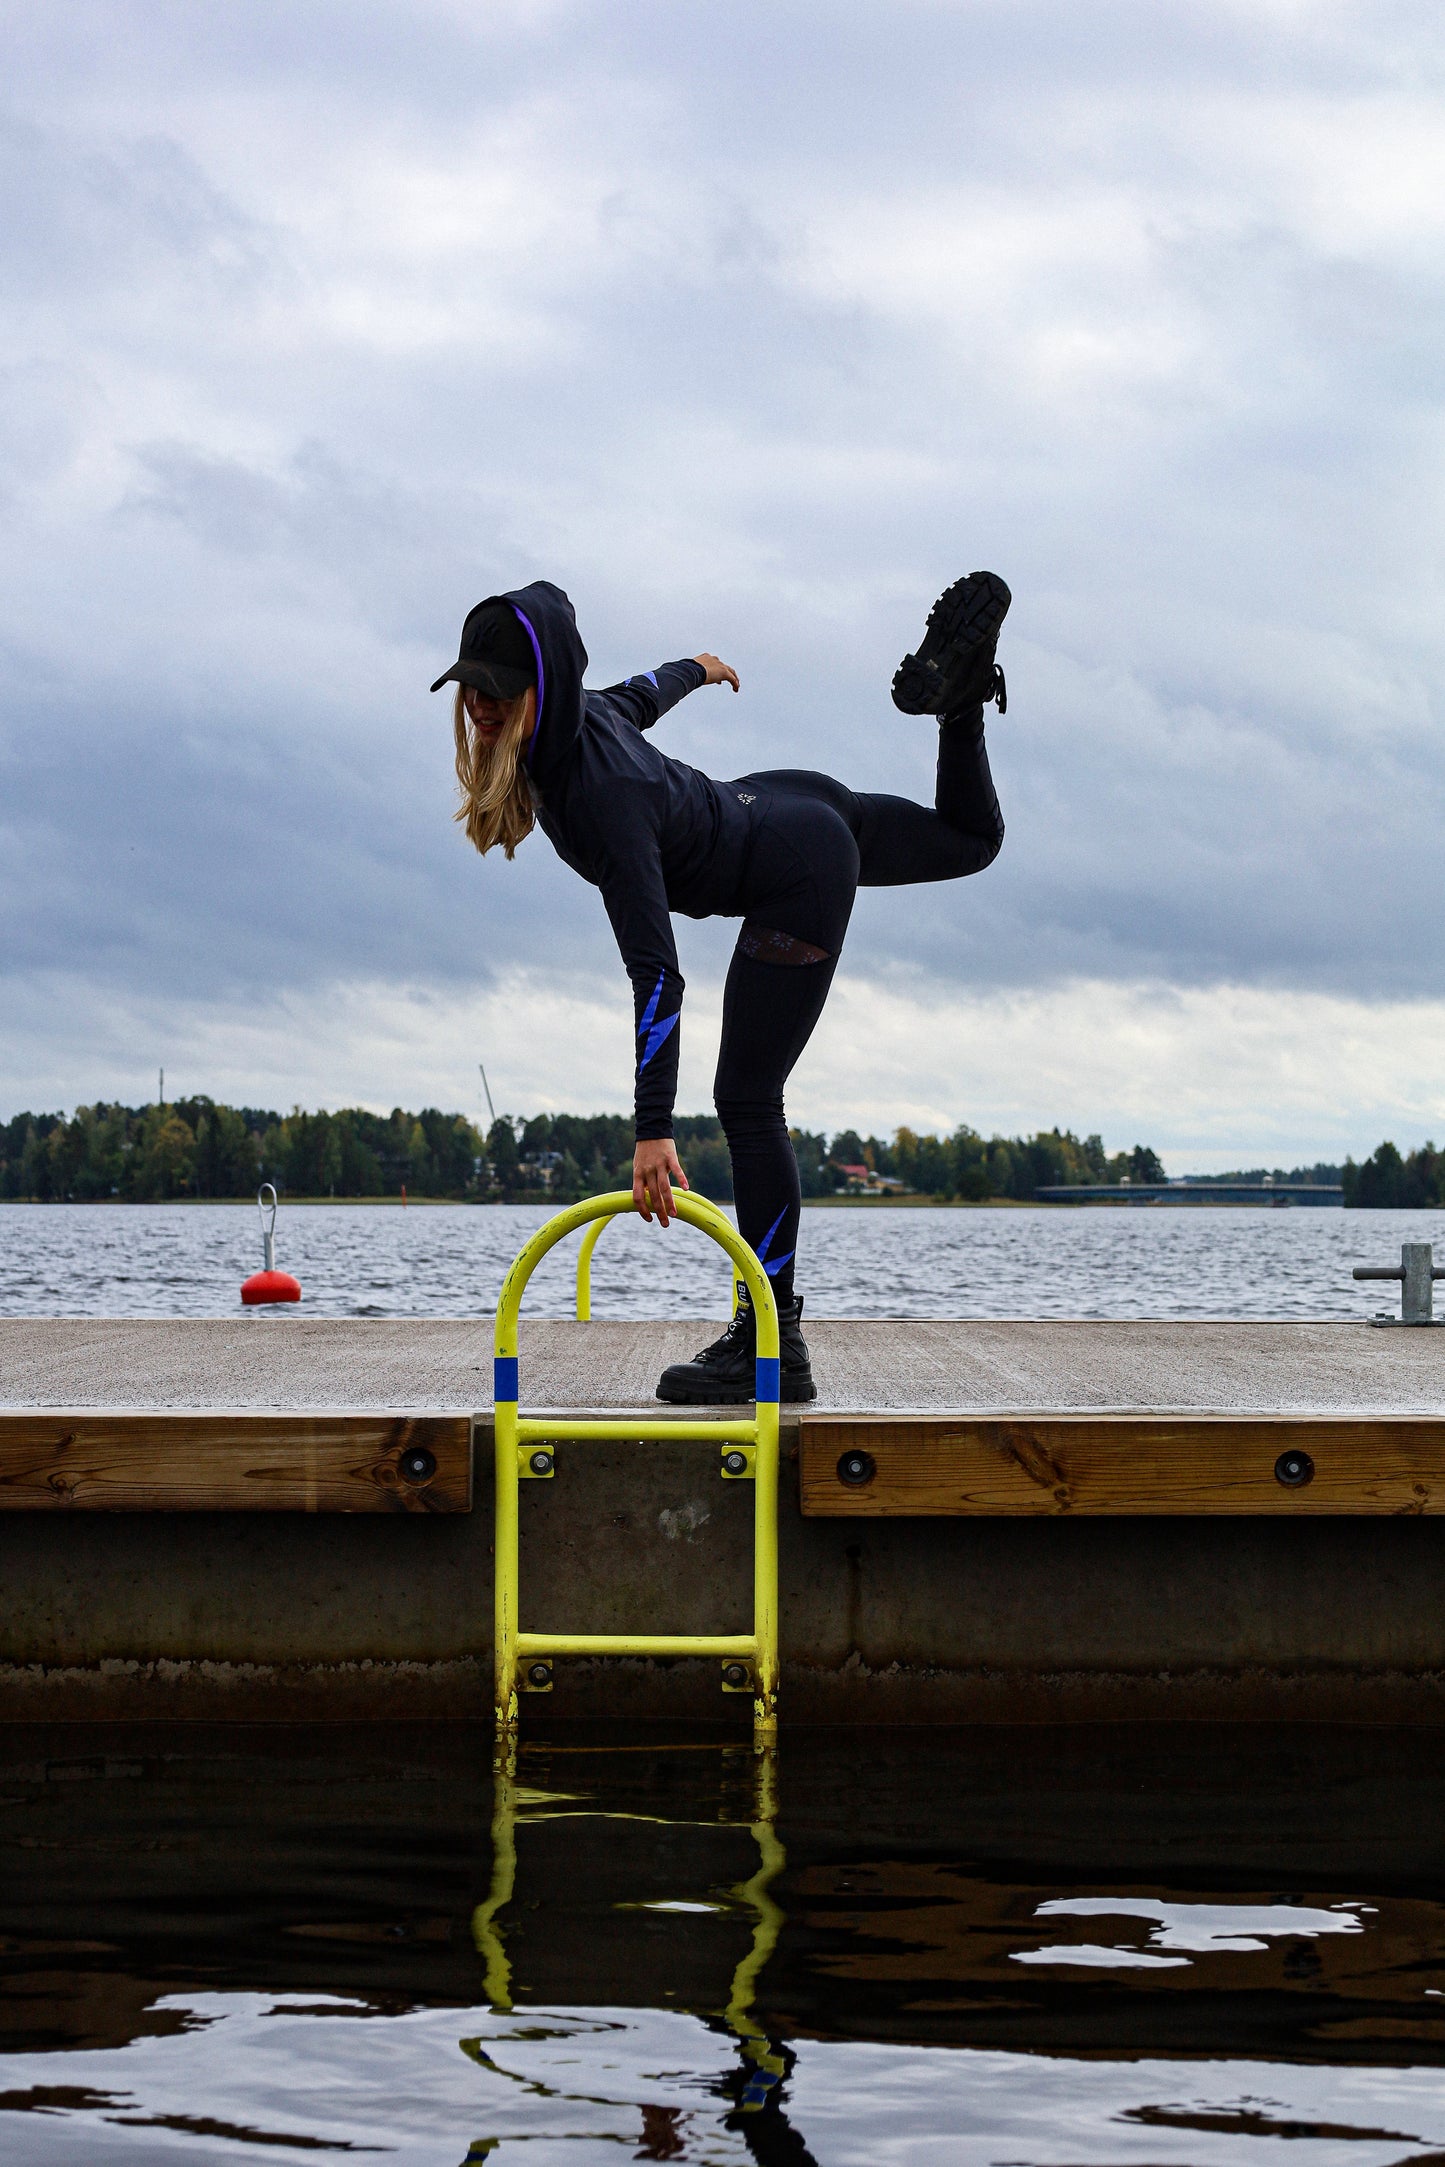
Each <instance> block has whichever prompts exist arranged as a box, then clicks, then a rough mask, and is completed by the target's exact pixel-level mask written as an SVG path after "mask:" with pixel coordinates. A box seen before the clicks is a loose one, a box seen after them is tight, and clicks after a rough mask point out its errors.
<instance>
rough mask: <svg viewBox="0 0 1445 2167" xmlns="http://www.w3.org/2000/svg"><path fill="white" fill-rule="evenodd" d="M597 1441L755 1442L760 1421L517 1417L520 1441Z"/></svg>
mask: <svg viewBox="0 0 1445 2167" xmlns="http://www.w3.org/2000/svg"><path fill="white" fill-rule="evenodd" d="M589 1438H590V1439H591V1440H592V1441H593V1442H594V1443H607V1444H646V1443H647V1442H648V1440H649V1439H650V1438H658V1439H660V1440H661V1441H663V1442H664V1443H671V1444H685V1445H754V1444H756V1443H757V1441H758V1425H757V1423H756V1422H653V1421H649V1420H648V1419H647V1418H646V1417H645V1416H644V1417H642V1418H641V1419H639V1420H638V1421H636V1422H574V1421H569V1420H568V1418H567V1416H566V1415H559V1416H558V1417H557V1419H556V1421H555V1422H548V1421H545V1420H542V1419H539V1418H538V1417H537V1416H536V1415H522V1416H520V1417H519V1418H518V1421H517V1443H518V1444H519V1445H542V1444H563V1445H571V1444H581V1443H585V1442H586V1441H587V1440H588V1439H589Z"/></svg>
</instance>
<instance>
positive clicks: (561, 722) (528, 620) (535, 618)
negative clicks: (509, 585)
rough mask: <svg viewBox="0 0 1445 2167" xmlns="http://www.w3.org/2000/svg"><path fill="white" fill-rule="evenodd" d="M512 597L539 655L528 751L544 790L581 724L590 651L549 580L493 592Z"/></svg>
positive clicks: (532, 771) (499, 599) (505, 599)
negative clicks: (534, 705)
mask: <svg viewBox="0 0 1445 2167" xmlns="http://www.w3.org/2000/svg"><path fill="white" fill-rule="evenodd" d="M488 599H489V600H491V601H494V602H508V603H510V604H511V606H512V608H513V609H514V610H515V611H516V613H517V615H518V617H519V618H520V619H521V621H522V624H523V626H524V627H525V629H526V631H527V632H528V633H529V634H530V636H531V641H532V648H533V652H534V653H535V655H536V658H537V723H536V727H535V729H534V730H533V732H532V738H531V743H530V744H529V745H528V747H527V751H526V755H525V758H526V764H527V772H528V774H529V775H530V776H531V777H532V779H533V781H534V782H535V783H536V784H537V786H538V788H539V789H540V790H542V791H545V790H546V787H547V780H548V777H549V776H550V775H553V774H555V773H556V771H557V769H558V768H559V767H560V766H561V764H562V762H563V761H564V760H565V759H566V757H567V755H568V753H569V752H570V751H571V749H572V746H573V743H574V741H575V739H576V736H577V732H578V730H579V729H580V728H581V727H582V672H583V671H584V670H585V669H586V667H587V650H586V648H585V647H584V646H583V645H582V638H581V635H580V633H579V632H578V630H577V619H576V617H575V616H574V614H573V611H572V604H571V603H570V602H569V601H568V599H567V597H566V595H565V594H563V592H562V590H561V588H560V587H554V586H553V585H552V582H551V581H550V580H549V579H536V580H533V582H532V584H531V586H530V587H514V588H513V589H512V590H511V592H510V593H508V594H501V595H492V596H489V598H488Z"/></svg>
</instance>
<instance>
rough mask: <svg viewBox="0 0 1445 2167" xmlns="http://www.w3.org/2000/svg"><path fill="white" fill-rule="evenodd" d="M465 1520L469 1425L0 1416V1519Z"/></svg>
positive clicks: (457, 1417)
mask: <svg viewBox="0 0 1445 2167" xmlns="http://www.w3.org/2000/svg"><path fill="white" fill-rule="evenodd" d="M471 1509H472V1418H471V1416H470V1415H465V1414H442V1415H406V1414H315V1413H307V1414H249V1413H238V1414H179V1413H172V1412H169V1411H167V1412H165V1413H157V1414H149V1413H137V1412H133V1411H126V1412H121V1413H110V1414H106V1413H97V1412H96V1411H94V1410H92V1409H87V1410H86V1411H84V1412H80V1413H66V1412H51V1411H49V1410H45V1411H33V1412H32V1411H26V1412H24V1413H10V1412H0V1512H54V1511H62V1512H392V1513H396V1512H401V1513H454V1512H470V1511H471Z"/></svg>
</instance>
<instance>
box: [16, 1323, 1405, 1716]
mask: <svg viewBox="0 0 1445 2167" xmlns="http://www.w3.org/2000/svg"><path fill="white" fill-rule="evenodd" d="M708 1336H710V1330H709V1327H708V1326H707V1325H706V1324H699V1323H698V1322H696V1321H694V1322H691V1323H668V1324H656V1323H653V1324H636V1325H631V1324H606V1323H594V1324H576V1323H571V1322H565V1321H560V1320H538V1321H535V1322H530V1323H524V1325H523V1329H522V1343H521V1378H522V1385H521V1390H522V1397H523V1401H524V1403H525V1404H526V1405H527V1407H528V1408H530V1409H532V1410H544V1409H559V1410H560V1409H571V1410H578V1409H581V1410H587V1411H592V1412H596V1413H599V1414H613V1413H617V1412H619V1411H620V1412H631V1411H636V1412H638V1413H639V1414H640V1413H643V1412H646V1413H648V1414H652V1415H656V1414H658V1413H659V1412H661V1410H660V1409H659V1408H658V1407H657V1405H656V1403H655V1402H654V1401H653V1400H652V1399H651V1386H652V1384H653V1381H654V1380H655V1378H656V1376H657V1374H658V1371H659V1370H660V1368H661V1367H662V1366H663V1365H664V1364H665V1363H667V1362H669V1361H673V1360H676V1359H678V1358H680V1357H685V1356H686V1355H688V1354H689V1353H691V1352H692V1351H694V1349H695V1348H696V1347H697V1346H698V1345H699V1344H700V1343H701V1342H702V1341H703V1340H704V1339H706V1338H707V1337H708ZM809 1338H810V1343H811V1345H812V1348H813V1354H814V1366H815V1371H816V1374H817V1378H818V1383H819V1399H818V1401H817V1402H816V1403H815V1405H814V1406H813V1407H812V1408H809V1409H806V1410H803V1411H802V1412H801V1419H800V1418H799V1411H798V1410H791V1409H785V1410H784V1460H783V1481H782V1493H781V1526H780V1541H781V1553H782V1567H781V1570H782V1583H781V1642H782V1657H783V1722H784V1725H785V1726H786V1725H787V1724H788V1723H789V1722H804V1721H860V1722H873V1721H929V1720H933V1721H938V1720H948V1721H953V1720H980V1719H981V1720H996V1721H1001V1722H1009V1721H1020V1720H1029V1719H1031V1718H1036V1717H1041V1716H1047V1717H1050V1718H1069V1719H1075V1718H1078V1719H1096V1718H1099V1717H1105V1718H1110V1717H1129V1716H1145V1715H1160V1714H1168V1715H1178V1716H1211V1717H1225V1718H1229V1717H1245V1718H1253V1717H1268V1718H1275V1717H1298V1718H1301V1719H1304V1718H1309V1719H1326V1720H1328V1719H1332V1718H1340V1719H1349V1720H1355V1721H1358V1720H1365V1721H1369V1720H1378V1721H1386V1720H1407V1721H1428V1722H1432V1723H1433V1722H1437V1721H1441V1720H1445V1529H1441V1530H1437V1529H1436V1528H1435V1527H1434V1525H1433V1522H1434V1519H1435V1517H1437V1516H1438V1515H1440V1514H1441V1513H1442V1512H1445V1342H1442V1340H1441V1339H1440V1338H1439V1337H1438V1336H1437V1334H1436V1333H1435V1332H1433V1331H1429V1330H1418V1331H1417V1330H1406V1329H1397V1330H1390V1331H1381V1330H1373V1329H1371V1328H1370V1327H1368V1326H1366V1325H1363V1324H1360V1325H1355V1324H1322V1325H1302V1324H1261V1323H1219V1322H1214V1323H1142V1322H1141V1323H1102V1322H1100V1323H1096V1322H1077V1323H1071V1322H1065V1323H1059V1322H926V1321H903V1320H899V1321H877V1322H868V1323H862V1324H858V1323H847V1324H843V1323H829V1322H822V1323H819V1324H817V1325H810V1328H809ZM491 1353H492V1347H491V1327H490V1322H489V1320H485V1319H479V1320H476V1321H471V1320H466V1321H462V1320H458V1321H451V1320H434V1321H425V1322H388V1321H364V1322H363V1321H358V1322H331V1321H325V1320H315V1319H307V1318H305V1317H302V1316H295V1315H293V1316H287V1317H284V1318H280V1317H272V1318H258V1317H246V1318H240V1319H237V1320H235V1321H219V1320H218V1321H214V1322H212V1321H205V1322H154V1323H153V1322H145V1321H113V1320H107V1321H98V1322H93V1321H82V1320H64V1319H60V1320H38V1321H13V1322H0V1585H3V1587H4V1590H5V1601H4V1604H3V1609H0V1716H4V1717H8V1718H19V1717H36V1718H40V1717H45V1718H57V1719H59V1718H65V1717H71V1716H95V1717H107V1718H114V1717H126V1716H135V1715H146V1716H151V1715H155V1716H198V1717H247V1718H252V1717H254V1718H268V1719H269V1718H273V1717H280V1718H285V1717H288V1716H305V1717H308V1718H313V1717H320V1718H326V1717H336V1718H350V1717H355V1716H358V1715H360V1716H368V1715H375V1716H406V1715H417V1716H421V1715H427V1716H434V1715H453V1714H454V1715H468V1716H477V1715H482V1714H485V1712H486V1711H487V1709H488V1707H489V1702H490V1693H489V1664H490V1612H491V1534H490V1529H491V1479H490V1477H491V1467H490V1459H491V1428H490V1390H489V1387H490V1380H491ZM840 1440H843V1441H845V1442H846V1441H848V1440H852V1441H854V1442H855V1443H859V1444H860V1449H861V1448H862V1447H866V1456H867V1458H868V1460H869V1462H870V1465H871V1466H872V1467H873V1473H872V1474H871V1475H870V1476H869V1478H868V1480H867V1482H866V1484H865V1486H864V1487H863V1488H862V1489H860V1490H856V1491H855V1490H854V1489H852V1488H851V1487H849V1486H848V1485H845V1484H843V1482H842V1477H841V1474H840V1473H839V1469H840V1468H841V1466H842V1457H841V1454H840ZM1301 1456H1303V1460H1304V1461H1305V1462H1307V1463H1308V1473H1307V1474H1304V1475H1302V1476H1299V1477H1298V1478H1297V1477H1296V1474H1295V1473H1294V1472H1292V1471H1293V1470H1296V1469H1297V1467H1298V1465H1299V1463H1300V1459H1301ZM428 1469H430V1471H428ZM418 1470H420V1471H418ZM747 1491H748V1485H746V1484H738V1483H729V1482H726V1481H723V1480H720V1479H719V1473H718V1465H717V1455H716V1453H715V1452H713V1453H711V1454H710V1453H709V1451H708V1449H707V1447H706V1446H705V1445H693V1444H678V1445H661V1444H655V1443H649V1444H648V1445H647V1446H646V1448H645V1449H640V1448H639V1446H638V1445H636V1444H621V1445H604V1444H588V1445H573V1446H566V1445H564V1446H562V1447H560V1448H559V1451H558V1468H557V1477H556V1479H555V1480H554V1481H550V1482H546V1483H534V1484H527V1485H524V1494H523V1498H522V1514H523V1525H522V1561H523V1600H524V1608H525V1611H526V1614H527V1618H528V1622H529V1623H530V1624H531V1625H532V1626H533V1627H535V1628H545V1629H552V1630H561V1629H569V1630H577V1631H584V1632H609V1631H611V1632H618V1631H623V1630H627V1629H629V1628H631V1629H634V1630H662V1631H668V1632H719V1631H725V1630H736V1629H738V1627H739V1625H740V1623H741V1622H742V1620H743V1618H744V1615H745V1612H746V1600H747V1590H748V1583H749V1574H750V1569H751V1568H750V1558H751V1499H750V1497H749V1495H748V1494H747ZM1287 1522H1288V1523H1290V1524H1285V1523H1287ZM716 1668H717V1667H716V1665H715V1664H710V1663H707V1662H696V1661H674V1662H669V1663H663V1664H643V1663H609V1664H591V1663H563V1664H560V1665H559V1666H558V1673H557V1686H556V1690H555V1692H554V1693H553V1694H552V1695H551V1696H550V1699H549V1700H548V1701H547V1702H546V1704H545V1705H546V1713H547V1715H548V1718H549V1720H552V1719H556V1718H558V1717H568V1716H579V1717H585V1716H593V1715H597V1716H606V1717H616V1716H635V1717H659V1718H668V1717H685V1718H687V1719H689V1720H696V1719H699V1718H702V1719H709V1718H711V1719H715V1720H717V1721H718V1722H720V1723H723V1722H728V1723H734V1724H736V1723H740V1722H742V1721H743V1720H744V1719H745V1711H744V1710H740V1709H739V1708H737V1707H736V1706H735V1705H730V1704H729V1702H728V1701H726V1700H724V1699H723V1697H722V1696H721V1695H720V1693H719V1690H718V1680H717V1675H716ZM525 1720H526V1716H525V1709H524V1722H525Z"/></svg>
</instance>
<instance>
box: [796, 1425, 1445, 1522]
mask: <svg viewBox="0 0 1445 2167" xmlns="http://www.w3.org/2000/svg"><path fill="white" fill-rule="evenodd" d="M855 1451H862V1452H866V1453H868V1454H870V1455H871V1457H872V1459H873V1460H874V1462H875V1463H876V1469H877V1471H876V1473H875V1474H874V1475H873V1477H872V1479H871V1480H870V1481H868V1482H867V1483H865V1484H863V1485H860V1486H856V1487H855V1486H850V1485H848V1484H846V1483H844V1482H842V1481H841V1480H840V1479H839V1475H838V1462H839V1459H840V1457H841V1456H842V1455H843V1454H844V1453H847V1452H855ZM1287 1452H1305V1453H1307V1454H1308V1455H1309V1457H1310V1459H1311V1461H1312V1462H1313V1464H1314V1473H1313V1476H1312V1478H1311V1479H1310V1480H1309V1481H1308V1482H1307V1483H1305V1484H1303V1485H1302V1486H1300V1487H1297V1488H1292V1487H1289V1486H1287V1485H1285V1484H1284V1483H1282V1482H1280V1481H1279V1479H1278V1478H1277V1477H1276V1474H1275V1463H1276V1462H1277V1460H1278V1459H1279V1457H1280V1455H1281V1454H1282V1453H1287ZM799 1485H800V1491H801V1498H802V1509H803V1514H804V1517H805V1518H825V1517H826V1518H847V1519H890V1518H898V1519H903V1518H916V1517H930V1518H932V1517H939V1516H944V1515H963V1514H978V1515H985V1516H1001V1517H1003V1516H1012V1515H1018V1514H1050V1513H1052V1514H1062V1513H1113V1514H1139V1515H1168V1514H1174V1515H1186V1514H1203V1513H1271V1514H1280V1515H1294V1516H1296V1517H1299V1516H1302V1515H1304V1516H1309V1515H1313V1514H1318V1513H1437V1512H1445V1418H1442V1417H1440V1416H1437V1415H1394V1416H1382V1417H1375V1416H1364V1415H1362V1416H1351V1417H1346V1418H1342V1419H1337V1418H1334V1417H1331V1416H1295V1415H1281V1416H1274V1415H1250V1416H1234V1415H1131V1414H1124V1415H1037V1416H1029V1415H1010V1416H1005V1417H994V1416H958V1415H893V1416H886V1415H885V1416H878V1415H807V1414H805V1415H804V1416H803V1417H802V1420H801V1423H800V1425H799Z"/></svg>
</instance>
